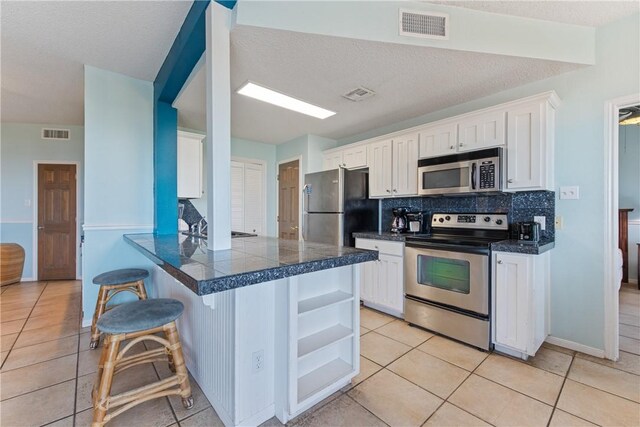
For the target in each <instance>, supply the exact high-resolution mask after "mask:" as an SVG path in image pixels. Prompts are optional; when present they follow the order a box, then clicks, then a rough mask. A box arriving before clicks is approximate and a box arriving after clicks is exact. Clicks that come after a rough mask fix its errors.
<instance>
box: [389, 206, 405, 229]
mask: <svg viewBox="0 0 640 427" xmlns="http://www.w3.org/2000/svg"><path fill="white" fill-rule="evenodd" d="M391 212H392V213H393V221H391V232H392V233H406V232H407V230H408V229H409V221H408V220H407V213H408V212H409V209H408V208H393V210H392V211H391Z"/></svg>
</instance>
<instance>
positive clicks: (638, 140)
mask: <svg viewBox="0 0 640 427" xmlns="http://www.w3.org/2000/svg"><path fill="white" fill-rule="evenodd" d="M618 154H619V163H618V166H619V176H618V177H619V205H620V208H631V209H633V212H629V259H628V260H627V262H628V265H629V281H633V282H635V283H637V281H638V245H637V243H640V126H631V125H629V126H620V135H619V151H618Z"/></svg>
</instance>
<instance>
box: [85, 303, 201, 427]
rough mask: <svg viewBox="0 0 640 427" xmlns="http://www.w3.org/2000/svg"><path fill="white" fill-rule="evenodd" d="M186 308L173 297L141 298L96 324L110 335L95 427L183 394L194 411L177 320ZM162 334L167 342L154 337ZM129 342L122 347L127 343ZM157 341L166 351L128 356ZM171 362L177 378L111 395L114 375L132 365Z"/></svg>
mask: <svg viewBox="0 0 640 427" xmlns="http://www.w3.org/2000/svg"><path fill="white" fill-rule="evenodd" d="M183 310H184V306H183V305H182V303H181V302H180V301H177V300H174V299H166V298H159V299H150V300H139V301H134V302H130V303H124V304H121V305H119V306H117V307H115V308H113V309H112V310H109V312H107V313H105V314H104V315H103V316H102V317H100V319H99V320H98V329H99V330H100V331H101V332H102V333H104V334H105V335H106V337H105V340H104V346H103V349H102V355H101V357H100V362H99V364H98V377H97V380H96V383H95V385H94V388H93V393H92V398H93V399H92V400H93V423H92V427H101V426H104V425H105V423H107V422H109V421H110V420H111V419H113V417H116V416H118V415H120V414H122V413H123V412H124V411H126V410H128V409H131V408H133V407H134V406H136V405H139V404H141V403H144V402H146V401H148V400H151V399H157V398H161V397H165V396H171V395H179V396H181V397H182V404H183V406H184V407H185V408H187V409H191V408H192V407H193V397H192V396H191V385H190V383H189V373H188V372H187V368H186V366H185V363H184V357H183V355H182V347H181V345H180V339H179V337H178V330H177V329H176V323H175V320H176V319H177V318H178V317H180V315H181V314H182V311H183ZM158 332H163V333H164V338H163V337H161V336H158V335H156V334H157V333H158ZM125 340H129V341H128V342H127V344H126V345H124V347H123V348H122V349H121V348H120V347H121V345H122V344H123V341H125ZM145 340H149V341H155V342H157V343H159V344H161V345H162V347H159V348H154V349H152V350H147V351H144V352H142V353H137V354H133V355H127V352H129V350H131V348H132V347H133V346H135V345H136V344H138V343H139V342H141V341H145ZM157 361H167V362H168V363H169V368H170V369H171V371H172V372H174V375H172V376H170V377H168V378H165V379H162V380H159V381H156V382H153V383H151V384H147V385H144V386H142V387H138V388H135V389H133V390H127V391H125V392H122V393H120V394H117V395H111V384H112V382H113V377H114V376H115V375H118V374H119V373H121V372H122V371H124V370H126V369H129V368H131V367H134V366H137V365H140V364H143V363H152V362H157Z"/></svg>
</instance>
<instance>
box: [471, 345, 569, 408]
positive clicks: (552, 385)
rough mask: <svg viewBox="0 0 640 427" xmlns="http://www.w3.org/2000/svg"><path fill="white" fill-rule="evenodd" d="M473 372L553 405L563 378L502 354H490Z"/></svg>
mask: <svg viewBox="0 0 640 427" xmlns="http://www.w3.org/2000/svg"><path fill="white" fill-rule="evenodd" d="M475 373H476V374H477V375H479V376H481V377H484V378H487V379H489V380H491V381H494V382H497V383H498V384H502V385H503V386H505V387H509V388H511V389H513V390H515V391H518V392H520V393H523V394H526V395H527V396H530V397H533V398H534V399H538V400H541V401H542V402H544V403H546V404H549V405H554V404H555V402H556V399H557V398H558V395H559V394H560V389H561V388H562V383H563V381H564V380H563V378H562V377H560V376H558V375H555V374H552V373H550V372H547V371H543V370H542V369H538V368H534V367H532V366H529V365H526V364H524V363H522V362H518V361H516V360H513V359H510V358H508V357H504V356H498V355H496V354H492V355H490V356H489V357H487V359H486V360H485V361H484V362H482V364H481V365H480V366H479V367H478V369H476V371H475Z"/></svg>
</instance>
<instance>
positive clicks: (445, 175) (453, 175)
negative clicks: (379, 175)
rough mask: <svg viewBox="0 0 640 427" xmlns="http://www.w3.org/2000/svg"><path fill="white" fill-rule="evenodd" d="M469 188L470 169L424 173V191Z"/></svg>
mask: <svg viewBox="0 0 640 427" xmlns="http://www.w3.org/2000/svg"><path fill="white" fill-rule="evenodd" d="M463 187H469V167H468V166H464V167H456V168H452V169H441V170H432V171H424V172H422V189H423V190H437V189H439V188H463Z"/></svg>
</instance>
